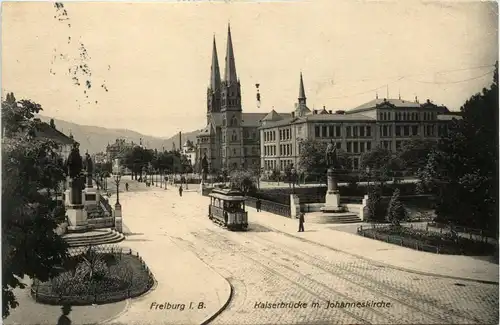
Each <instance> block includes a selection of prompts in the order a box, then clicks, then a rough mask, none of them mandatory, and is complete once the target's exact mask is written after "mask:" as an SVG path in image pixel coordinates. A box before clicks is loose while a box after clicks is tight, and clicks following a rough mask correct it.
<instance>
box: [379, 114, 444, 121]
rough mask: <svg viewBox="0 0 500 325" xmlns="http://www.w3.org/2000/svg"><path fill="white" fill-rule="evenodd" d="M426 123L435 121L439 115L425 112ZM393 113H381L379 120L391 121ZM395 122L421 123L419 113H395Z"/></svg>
mask: <svg viewBox="0 0 500 325" xmlns="http://www.w3.org/2000/svg"><path fill="white" fill-rule="evenodd" d="M423 114H424V115H423V117H424V121H431V120H435V119H436V117H437V113H435V112H424V113H423ZM391 115H392V114H391V113H390V112H381V113H379V115H378V116H379V120H381V121H391V120H392V118H391ZM394 120H396V121H419V120H420V117H419V112H395V113H394Z"/></svg>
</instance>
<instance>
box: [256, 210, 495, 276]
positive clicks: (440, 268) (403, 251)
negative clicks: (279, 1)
mask: <svg viewBox="0 0 500 325" xmlns="http://www.w3.org/2000/svg"><path fill="white" fill-rule="evenodd" d="M247 211H248V219H249V221H250V222H257V223H259V224H261V225H263V226H266V227H269V228H274V229H275V230H278V231H280V232H284V233H286V234H288V235H291V236H294V237H298V238H302V239H304V240H307V241H310V242H314V243H318V244H320V245H323V246H326V247H329V248H332V249H335V250H339V251H342V252H345V253H348V254H351V255H355V256H357V257H360V258H363V259H368V260H372V261H374V262H377V263H380V264H385V265H389V266H391V267H394V268H399V269H404V270H407V271H410V272H416V273H425V274H430V275H437V276H446V277H452V278H464V279H471V280H479V281H490V282H495V283H498V274H499V266H498V265H497V264H494V263H490V262H488V261H484V260H480V259H478V258H474V257H471V256H458V255H438V254H433V253H427V252H421V251H416V250H412V249H409V248H406V247H401V246H397V245H393V244H388V243H384V242H381V241H378V240H373V239H369V238H365V237H362V236H359V235H357V234H351V233H347V232H344V231H337V230H334V229H332V227H331V226H332V225H328V224H309V223H307V216H306V220H305V229H306V231H305V232H303V233H298V232H297V229H298V221H297V220H295V219H289V218H285V217H281V216H278V215H275V214H272V213H269V212H266V211H261V212H256V210H255V209H254V208H251V207H247Z"/></svg>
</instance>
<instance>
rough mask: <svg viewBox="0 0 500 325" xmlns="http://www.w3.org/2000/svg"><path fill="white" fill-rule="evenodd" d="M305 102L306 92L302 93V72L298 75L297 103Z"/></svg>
mask: <svg viewBox="0 0 500 325" xmlns="http://www.w3.org/2000/svg"><path fill="white" fill-rule="evenodd" d="M301 100H303V101H304V102H305V100H306V92H305V91H304V80H303V79H302V72H301V73H300V87H299V102H300V101H301Z"/></svg>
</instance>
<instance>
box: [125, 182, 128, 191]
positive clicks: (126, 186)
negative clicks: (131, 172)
mask: <svg viewBox="0 0 500 325" xmlns="http://www.w3.org/2000/svg"><path fill="white" fill-rule="evenodd" d="M125 191H127V192H128V183H125Z"/></svg>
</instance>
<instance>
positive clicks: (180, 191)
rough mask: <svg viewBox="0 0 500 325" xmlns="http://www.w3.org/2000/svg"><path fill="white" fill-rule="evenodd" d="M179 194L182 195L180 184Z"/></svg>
mask: <svg viewBox="0 0 500 325" xmlns="http://www.w3.org/2000/svg"><path fill="white" fill-rule="evenodd" d="M179 195H180V196H182V185H181V186H179Z"/></svg>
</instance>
